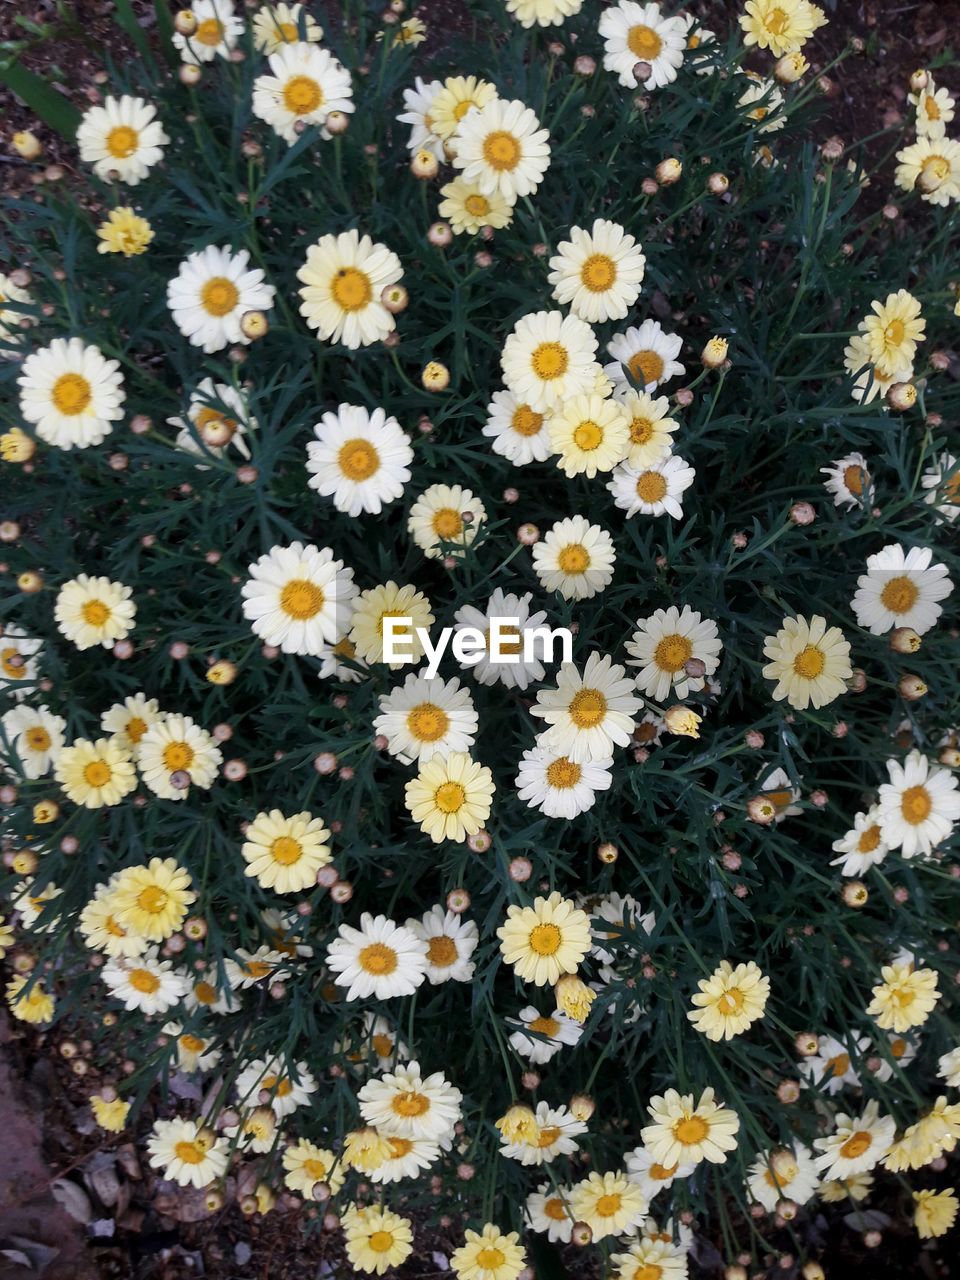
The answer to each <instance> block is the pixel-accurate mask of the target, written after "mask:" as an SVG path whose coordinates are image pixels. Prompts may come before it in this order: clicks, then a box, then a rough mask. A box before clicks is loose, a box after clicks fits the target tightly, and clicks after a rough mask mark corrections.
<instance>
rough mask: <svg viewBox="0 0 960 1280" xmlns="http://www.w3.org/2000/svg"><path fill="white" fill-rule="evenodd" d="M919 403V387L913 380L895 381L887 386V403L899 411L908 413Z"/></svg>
mask: <svg viewBox="0 0 960 1280" xmlns="http://www.w3.org/2000/svg"><path fill="white" fill-rule="evenodd" d="M916 403H917V388H916V387H915V386H914V385H913V383H912V382H894V383H893V385H892V386H890V387H888V388H887V404H888V405H889V406H890V408H891V409H896V410H897V412H898V413H906V412H907V410H908V409H912V408H913V406H914V405H915V404H916Z"/></svg>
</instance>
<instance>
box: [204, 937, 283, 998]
mask: <svg viewBox="0 0 960 1280" xmlns="http://www.w3.org/2000/svg"><path fill="white" fill-rule="evenodd" d="M289 968H290V957H289V956H286V955H284V954H283V952H282V951H278V950H277V949H276V947H270V946H267V944H266V943H263V944H261V946H259V947H257V949H256V951H248V950H247V949H246V948H245V947H237V949H236V951H235V952H234V955H233V956H231V957H229V958H228V959H226V960H225V961H224V962H223V969H224V973H225V974H226V979H227V982H228V983H229V984H230V989H231V991H248V990H249V989H250V988H251V987H261V986H263V985H264V984H265V983H267V982H271V981H272V980H273V979H274V978H275V977H278V976H281V975H282V974H283V973H284V972H286V970H288V969H289ZM196 991H197V989H196V987H194V994H196ZM231 1003H233V1001H231Z"/></svg>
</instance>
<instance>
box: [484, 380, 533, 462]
mask: <svg viewBox="0 0 960 1280" xmlns="http://www.w3.org/2000/svg"><path fill="white" fill-rule="evenodd" d="M483 435H485V436H486V437H487V438H488V439H489V440H490V441H492V444H491V448H492V449H493V452H494V453H497V454H499V455H500V456H501V457H502V458H507V459H509V461H510V462H512V463H513V465H514V466H515V467H525V466H526V465H527V463H528V462H545V461H546V459H547V458H548V457H549V454H550V433H549V430H548V428H547V419H546V415H545V414H542V413H537V412H536V411H535V410H534V409H531V408H530V406H529V405H528V404H523V403H522V402H521V401H520V400H518V399H517V397H516V396H515V395H514V394H513V392H512V391H495V392H494V393H493V398H492V400H491V401H490V403H489V404H488V405H487V421H486V425H485V426H484V427H483Z"/></svg>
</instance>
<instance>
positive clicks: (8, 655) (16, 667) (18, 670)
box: [0, 649, 27, 680]
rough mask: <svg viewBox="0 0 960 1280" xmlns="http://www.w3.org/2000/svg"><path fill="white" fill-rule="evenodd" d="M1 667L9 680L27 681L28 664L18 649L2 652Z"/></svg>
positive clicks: (0, 653) (0, 652) (0, 655)
mask: <svg viewBox="0 0 960 1280" xmlns="http://www.w3.org/2000/svg"><path fill="white" fill-rule="evenodd" d="M14 659H16V661H14ZM0 666H2V667H3V674H4V675H5V676H6V677H7V679H9V680H25V679H26V677H27V664H26V662H25V661H24V660H23V655H22V654H21V653H20V652H19V650H17V649H3V650H0Z"/></svg>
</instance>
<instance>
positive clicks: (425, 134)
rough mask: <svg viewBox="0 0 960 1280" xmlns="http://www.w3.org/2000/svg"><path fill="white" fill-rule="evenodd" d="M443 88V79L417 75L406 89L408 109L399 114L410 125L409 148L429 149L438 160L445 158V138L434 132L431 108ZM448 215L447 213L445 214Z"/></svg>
mask: <svg viewBox="0 0 960 1280" xmlns="http://www.w3.org/2000/svg"><path fill="white" fill-rule="evenodd" d="M442 88H443V82H442V81H441V80H430V81H427V80H423V79H421V77H420V76H417V78H416V80H415V81H414V87H413V88H412V89H404V91H403V105H404V107H405V108H406V110H405V111H404V112H403V113H402V115H399V116H397V122H398V123H399V124H408V125H409V126H410V136H409V138H408V139H407V149H408V150H409V151H412V152H414V153H416V152H418V151H429V152H430V154H431V155H432V156H433V157H434V158H435V159H437V160H441V161H442V160H444V159H445V156H444V151H443V139H442V138H441V137H440V136H439V134H437V133H435V132H434V129H433V117H432V116H431V114H430V108H431V106H432V105H433V102H434V99H435V98H436V96H437V94H438V93H439V92H440V90H441V89H442ZM443 216H444V217H446V214H444V215H443Z"/></svg>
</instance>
